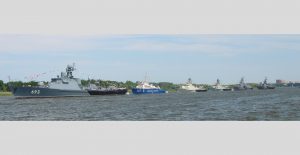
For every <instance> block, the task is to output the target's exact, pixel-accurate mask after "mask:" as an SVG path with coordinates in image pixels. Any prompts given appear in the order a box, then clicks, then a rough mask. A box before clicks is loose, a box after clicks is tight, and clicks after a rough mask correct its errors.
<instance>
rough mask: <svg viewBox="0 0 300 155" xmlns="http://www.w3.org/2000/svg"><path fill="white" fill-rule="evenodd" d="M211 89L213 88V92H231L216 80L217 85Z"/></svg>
mask: <svg viewBox="0 0 300 155" xmlns="http://www.w3.org/2000/svg"><path fill="white" fill-rule="evenodd" d="M212 88H213V90H218V91H232V89H231V88H229V87H227V86H223V85H221V82H220V80H219V79H217V83H216V84H215V85H214V86H212Z"/></svg>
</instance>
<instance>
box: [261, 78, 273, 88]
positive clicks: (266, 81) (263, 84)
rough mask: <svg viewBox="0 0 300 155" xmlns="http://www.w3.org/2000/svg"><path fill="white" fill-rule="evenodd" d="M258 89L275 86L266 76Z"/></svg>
mask: <svg viewBox="0 0 300 155" xmlns="http://www.w3.org/2000/svg"><path fill="white" fill-rule="evenodd" d="M257 88H258V89H275V86H272V85H271V84H269V83H268V79H267V78H265V80H264V82H261V83H260V84H259V85H258V86H257Z"/></svg>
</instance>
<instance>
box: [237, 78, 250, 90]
mask: <svg viewBox="0 0 300 155" xmlns="http://www.w3.org/2000/svg"><path fill="white" fill-rule="evenodd" d="M233 89H234V90H237V91H238V90H249V89H250V90H252V89H253V87H251V86H249V85H248V84H246V83H245V79H244V77H242V78H241V81H240V83H239V84H238V85H237V86H235V87H234V88H233Z"/></svg>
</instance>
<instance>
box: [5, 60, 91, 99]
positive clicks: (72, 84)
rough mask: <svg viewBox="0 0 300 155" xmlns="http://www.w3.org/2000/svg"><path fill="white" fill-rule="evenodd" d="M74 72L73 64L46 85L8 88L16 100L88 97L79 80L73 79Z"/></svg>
mask: <svg viewBox="0 0 300 155" xmlns="http://www.w3.org/2000/svg"><path fill="white" fill-rule="evenodd" d="M74 70H75V67H74V64H73V66H71V65H68V66H67V68H66V72H61V76H60V77H59V76H57V78H52V79H51V82H50V83H49V84H47V85H43V86H37V87H31V86H23V87H14V86H10V88H11V91H12V93H13V95H14V96H15V97H16V98H35V97H37V98H39V97H40V98H41V97H75V96H89V93H88V92H87V91H86V90H84V89H83V87H82V85H81V80H80V79H78V78H74V77H73V75H72V72H73V71H74Z"/></svg>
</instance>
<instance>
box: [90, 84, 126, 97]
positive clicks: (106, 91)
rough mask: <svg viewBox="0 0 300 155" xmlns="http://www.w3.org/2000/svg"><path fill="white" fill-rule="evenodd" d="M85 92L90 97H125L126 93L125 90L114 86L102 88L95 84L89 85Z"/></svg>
mask: <svg viewBox="0 0 300 155" xmlns="http://www.w3.org/2000/svg"><path fill="white" fill-rule="evenodd" d="M86 90H87V91H88V92H89V94H90V95H125V94H127V93H128V92H127V89H126V88H117V87H115V86H110V87H107V88H102V87H98V86H97V85H95V84H89V87H88V88H87V89H86Z"/></svg>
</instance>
